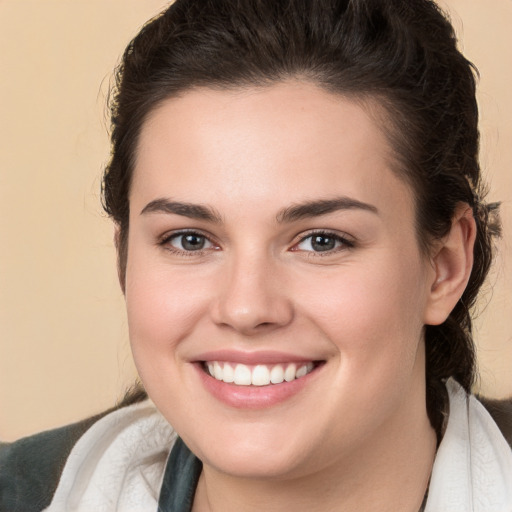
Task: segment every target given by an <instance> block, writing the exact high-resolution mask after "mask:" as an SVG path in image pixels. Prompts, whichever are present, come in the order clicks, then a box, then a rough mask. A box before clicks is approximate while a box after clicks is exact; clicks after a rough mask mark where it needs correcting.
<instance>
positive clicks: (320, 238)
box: [311, 235, 336, 252]
mask: <svg viewBox="0 0 512 512" xmlns="http://www.w3.org/2000/svg"><path fill="white" fill-rule="evenodd" d="M335 245H336V240H335V239H334V238H332V237H329V236H325V235H315V236H313V238H312V239H311V247H312V248H313V249H314V250H315V251H318V252H321V251H330V250H332V249H334V248H335Z"/></svg>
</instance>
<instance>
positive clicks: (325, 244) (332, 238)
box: [295, 233, 353, 252]
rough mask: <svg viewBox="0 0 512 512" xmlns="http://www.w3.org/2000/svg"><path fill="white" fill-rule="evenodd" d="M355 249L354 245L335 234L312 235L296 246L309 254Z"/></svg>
mask: <svg viewBox="0 0 512 512" xmlns="http://www.w3.org/2000/svg"><path fill="white" fill-rule="evenodd" d="M343 247H345V248H349V247H353V244H352V243H351V242H349V241H348V240H346V239H345V238H342V237H341V236H339V235H335V234H333V233H312V234H311V235H308V236H306V237H304V238H303V239H302V240H301V241H300V242H299V243H298V244H297V245H296V246H295V249H296V250H299V251H308V252H329V251H336V250H338V249H341V248H343Z"/></svg>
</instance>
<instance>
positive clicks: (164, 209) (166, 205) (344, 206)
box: [140, 196, 379, 224]
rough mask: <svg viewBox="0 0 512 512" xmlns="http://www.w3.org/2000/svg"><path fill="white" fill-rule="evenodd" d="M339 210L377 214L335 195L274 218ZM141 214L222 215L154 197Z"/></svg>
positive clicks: (207, 217)
mask: <svg viewBox="0 0 512 512" xmlns="http://www.w3.org/2000/svg"><path fill="white" fill-rule="evenodd" d="M339 210H364V211H368V212H371V213H374V214H376V215H378V213H379V211H378V209H377V208H376V207H375V206H373V205H371V204H368V203H363V202H362V201H358V200H357V199H352V198H350V197H345V196H342V197H335V198H332V199H319V200H316V201H307V202H305V203H299V204H294V205H292V206H289V207H287V208H284V209H282V210H281V211H280V212H279V213H278V214H277V215H276V220H277V222H278V223H279V224H284V223H289V222H295V221H297V220H301V219H304V218H311V217H319V216H321V215H327V214H329V213H333V212H336V211H339ZM140 213H141V215H144V214H148V213H170V214H174V215H181V216H183V217H188V218H190V219H197V220H205V221H208V222H213V223H215V224H221V223H222V216H221V215H220V214H219V213H218V212H217V211H216V210H215V209H214V208H212V207H210V206H205V205H201V204H195V203H183V202H180V201H172V200H170V199H165V198H161V199H155V200H153V201H151V202H149V203H148V204H147V205H146V206H145V207H144V208H143V209H142V211H141V212H140Z"/></svg>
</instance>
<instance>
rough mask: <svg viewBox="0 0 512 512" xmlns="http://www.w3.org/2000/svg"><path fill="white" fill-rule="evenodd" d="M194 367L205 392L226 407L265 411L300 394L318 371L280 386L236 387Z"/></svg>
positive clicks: (197, 365) (317, 368) (200, 365)
mask: <svg viewBox="0 0 512 512" xmlns="http://www.w3.org/2000/svg"><path fill="white" fill-rule="evenodd" d="M194 366H195V367H196V369H197V371H198V373H199V377H200V379H201V381H202V383H203V385H204V387H205V388H206V389H207V391H209V392H210V393H211V394H212V395H213V396H214V397H215V398H217V399H218V400H220V401H221V402H223V403H225V404H226V405H229V406H230V407H236V408H238V409H265V408H267V407H272V406H274V405H277V404H280V403H282V402H285V401H286V400H288V399H289V398H291V397H293V396H294V395H297V394H298V393H300V392H301V391H302V390H303V389H304V387H305V386H307V385H308V383H310V381H311V380H312V379H314V378H315V377H316V374H317V373H318V371H319V370H320V367H319V366H317V367H315V368H314V369H313V371H311V372H310V373H308V374H307V375H305V376H304V377H300V378H299V379H295V380H293V381H291V382H286V381H285V382H283V383H281V384H269V385H268V386H237V385H236V384H228V383H226V382H222V381H220V380H217V379H214V378H213V377H212V376H210V375H208V374H207V373H206V372H205V371H204V370H203V365H202V363H195V364H194ZM322 366H323V365H322Z"/></svg>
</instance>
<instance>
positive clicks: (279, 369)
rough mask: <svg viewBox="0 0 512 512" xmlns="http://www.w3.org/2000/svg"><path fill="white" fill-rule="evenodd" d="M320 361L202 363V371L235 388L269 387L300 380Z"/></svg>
mask: <svg viewBox="0 0 512 512" xmlns="http://www.w3.org/2000/svg"><path fill="white" fill-rule="evenodd" d="M321 363H322V362H321V361H309V362H303V363H280V364H272V365H267V364H256V365H246V364H242V363H230V362H222V361H204V362H203V370H204V371H205V372H206V373H207V374H208V375H210V376H211V377H213V378H214V379H216V380H218V381H221V382H225V383H227V384H235V385H237V386H270V385H272V384H282V383H283V382H292V381H294V380H296V379H301V378H302V377H305V376H306V375H308V374H309V373H311V372H312V371H313V370H314V369H315V368H316V367H318V366H319V365H320V364H321Z"/></svg>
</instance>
